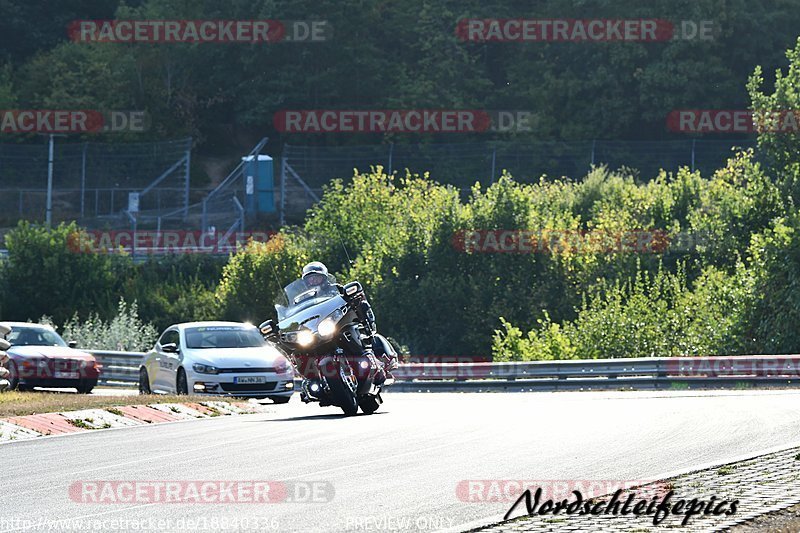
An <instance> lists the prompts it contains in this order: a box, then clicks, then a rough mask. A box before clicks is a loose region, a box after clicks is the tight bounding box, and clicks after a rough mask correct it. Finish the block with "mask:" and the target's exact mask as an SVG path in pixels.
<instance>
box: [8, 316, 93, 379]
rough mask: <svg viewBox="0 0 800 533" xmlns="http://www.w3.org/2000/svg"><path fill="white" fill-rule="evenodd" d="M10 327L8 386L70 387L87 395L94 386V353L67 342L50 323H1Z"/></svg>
mask: <svg viewBox="0 0 800 533" xmlns="http://www.w3.org/2000/svg"><path fill="white" fill-rule="evenodd" d="M4 324H6V325H8V326H10V327H11V332H10V333H8V334H7V335H6V340H8V341H9V342H10V343H11V347H10V348H9V349H8V351H7V352H8V361H6V363H5V365H4V366H5V367H6V368H8V371H9V376H8V378H7V379H8V381H9V389H12V390H13V389H19V390H30V389H32V388H33V387H53V388H66V387H74V388H75V389H77V390H78V392H80V393H81V394H88V393H90V392H91V391H92V389H93V388H94V387H95V385H97V378H98V376H99V375H100V365H99V364H98V363H97V361H96V360H95V358H94V356H93V355H91V354H88V353H86V352H82V351H80V350H76V349H75V346H76V343H75V342H70V343H69V344H67V343H66V342H64V339H62V338H61V336H59V334H58V333H56V332H55V330H54V329H53V328H51V327H50V326H43V325H41V324H31V323H25V322H4Z"/></svg>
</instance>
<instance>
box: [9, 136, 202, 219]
mask: <svg viewBox="0 0 800 533" xmlns="http://www.w3.org/2000/svg"><path fill="white" fill-rule="evenodd" d="M48 141H49V140H48V139H47V138H45V140H44V141H43V142H42V143H41V144H10V143H4V144H0V194H2V195H3V197H4V199H5V200H4V209H3V213H2V215H0V218H2V219H3V220H0V223H9V222H13V221H14V220H17V219H32V220H42V219H44V216H45V209H46V202H47V181H48V160H49V155H48V153H49V148H48ZM191 144H192V141H191V139H180V140H172V141H161V142H147V143H120V144H111V143H88V142H87V143H67V142H61V139H60V138H58V137H56V138H55V139H54V147H53V217H54V221H55V222H58V221H61V220H76V219H78V220H82V219H91V218H96V217H104V216H116V215H117V214H118V213H120V212H121V211H123V210H125V209H127V207H128V202H129V193H139V194H140V199H139V201H140V206H139V208H140V209H141V210H163V209H170V208H179V207H181V206H184V205H185V204H186V201H187V198H188V192H189V191H188V178H189V162H190V151H191Z"/></svg>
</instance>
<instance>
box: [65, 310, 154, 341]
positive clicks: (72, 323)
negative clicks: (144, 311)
mask: <svg viewBox="0 0 800 533" xmlns="http://www.w3.org/2000/svg"><path fill="white" fill-rule="evenodd" d="M158 335H159V332H158V330H157V329H156V328H155V327H154V326H153V325H152V324H148V323H145V322H143V321H142V320H141V319H140V318H139V309H138V306H137V305H136V302H133V303H132V304H130V305H129V304H128V303H127V302H125V300H124V299H120V301H119V304H118V305H117V313H116V315H115V316H114V318H112V319H111V320H108V321H106V320H103V319H102V318H101V317H100V316H98V315H97V314H96V313H90V314H89V317H88V318H87V319H86V320H84V321H81V320H80V319H79V318H78V315H73V316H72V318H71V319H69V320H68V321H67V322H66V323H65V324H64V326H63V327H62V328H61V336H62V337H64V339H66V340H70V341H76V342H77V343H78V347H79V348H84V349H87V350H118V351H130V352H144V351H147V350H149V349H151V348H152V347H153V345H154V344H155V342H156V339H158Z"/></svg>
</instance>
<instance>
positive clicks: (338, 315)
mask: <svg viewBox="0 0 800 533" xmlns="http://www.w3.org/2000/svg"><path fill="white" fill-rule="evenodd" d="M343 316H344V311H343V310H342V309H341V308H339V309H336V310H334V311H333V313H331V314H329V315H328V316H326V317H325V318H324V319H323V320H322V322H320V323H319V326H317V332H319V335H320V337H330V336H331V335H333V334H334V332H335V331H336V324H338V323H339V321H340V320H341V319H342V317H343Z"/></svg>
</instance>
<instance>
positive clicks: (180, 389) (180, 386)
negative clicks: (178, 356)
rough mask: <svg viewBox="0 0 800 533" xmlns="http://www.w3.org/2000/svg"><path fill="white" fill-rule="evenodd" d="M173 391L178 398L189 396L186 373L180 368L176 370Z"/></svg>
mask: <svg viewBox="0 0 800 533" xmlns="http://www.w3.org/2000/svg"><path fill="white" fill-rule="evenodd" d="M175 390H176V392H177V393H178V395H179V396H185V395H187V394H189V382H188V381H187V380H186V372H185V371H184V370H183V369H182V368H180V369H178V380H177V382H176V383H175Z"/></svg>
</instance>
